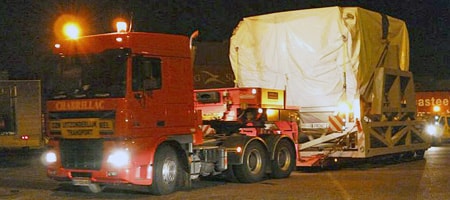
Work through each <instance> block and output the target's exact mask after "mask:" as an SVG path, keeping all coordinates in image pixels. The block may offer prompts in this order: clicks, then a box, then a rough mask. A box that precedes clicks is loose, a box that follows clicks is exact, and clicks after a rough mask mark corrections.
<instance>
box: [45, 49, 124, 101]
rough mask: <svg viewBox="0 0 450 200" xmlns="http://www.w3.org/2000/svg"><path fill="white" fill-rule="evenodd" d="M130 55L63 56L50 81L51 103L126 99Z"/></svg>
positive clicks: (112, 52) (121, 51) (115, 52)
mask: <svg viewBox="0 0 450 200" xmlns="http://www.w3.org/2000/svg"><path fill="white" fill-rule="evenodd" d="M128 55H129V54H128V51H127V50H124V49H112V50H106V51H104V52H102V53H98V54H87V55H86V54H83V55H74V56H61V57H60V58H59V60H58V65H57V68H56V71H55V73H54V74H52V75H51V76H52V78H51V81H50V83H49V84H50V85H49V87H50V91H49V96H48V98H49V99H73V98H107V97H124V96H125V74H126V60H127V58H128Z"/></svg>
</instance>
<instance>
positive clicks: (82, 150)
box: [60, 139, 103, 170]
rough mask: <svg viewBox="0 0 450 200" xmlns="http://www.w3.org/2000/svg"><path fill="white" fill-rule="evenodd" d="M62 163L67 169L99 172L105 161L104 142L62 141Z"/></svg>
mask: <svg viewBox="0 0 450 200" xmlns="http://www.w3.org/2000/svg"><path fill="white" fill-rule="evenodd" d="M60 147H61V162H62V166H63V167H64V168H66V169H87V170H99V169H100V168H101V164H102V160H103V140H100V139H89V140H61V143H60Z"/></svg>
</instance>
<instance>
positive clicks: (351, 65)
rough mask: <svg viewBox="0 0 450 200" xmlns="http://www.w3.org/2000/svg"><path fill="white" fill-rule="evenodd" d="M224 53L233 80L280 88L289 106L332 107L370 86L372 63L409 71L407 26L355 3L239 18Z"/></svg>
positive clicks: (350, 98)
mask: <svg viewBox="0 0 450 200" xmlns="http://www.w3.org/2000/svg"><path fill="white" fill-rule="evenodd" d="M383 17H384V18H386V17H387V19H388V21H387V23H386V21H383V20H382V19H383ZM383 24H384V25H383ZM386 28H388V29H386ZM383 29H384V30H385V32H383ZM386 30H388V32H386ZM387 33H388V34H387ZM383 36H387V37H384V38H385V39H386V40H385V39H383ZM387 41H388V43H387ZM386 44H389V48H385V47H386ZM383 52H385V53H386V54H384V53H383ZM383 55H385V56H383ZM229 56H230V61H231V65H232V68H233V71H234V74H235V77H236V82H237V84H238V86H239V87H264V88H272V89H286V93H287V105H291V106H300V107H323V106H336V105H337V104H338V102H339V101H342V100H345V101H348V102H353V101H354V100H355V99H357V100H359V96H360V94H364V93H365V92H367V91H369V90H371V87H370V86H369V87H368V85H369V84H368V83H369V82H370V81H369V80H370V79H372V78H371V77H372V73H373V72H374V70H375V68H376V67H377V66H383V67H391V68H400V69H401V70H405V71H407V70H409V41H408V31H407V28H406V25H405V23H404V22H403V21H402V20H399V19H395V18H392V17H389V16H383V15H381V14H380V13H377V12H373V11H369V10H365V9H362V8H358V7H327V8H317V9H308V10H298V11H287V12H280V13H273V14H267V15H260V16H253V17H247V18H244V19H243V20H242V21H241V22H240V23H239V24H238V26H237V27H236V29H235V30H234V33H233V35H232V37H231V39H230V54H229ZM382 58H384V59H382ZM381 61H382V62H381ZM344 74H345V75H344ZM344 80H345V81H344ZM344 84H345V85H346V90H344ZM344 91H346V92H344ZM369 92H370V91H369ZM344 93H345V94H344Z"/></svg>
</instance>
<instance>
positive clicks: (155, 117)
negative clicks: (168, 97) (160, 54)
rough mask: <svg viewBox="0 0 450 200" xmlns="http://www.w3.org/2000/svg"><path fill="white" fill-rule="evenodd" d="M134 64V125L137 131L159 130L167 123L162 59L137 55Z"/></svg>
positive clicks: (132, 85)
mask: <svg viewBox="0 0 450 200" xmlns="http://www.w3.org/2000/svg"><path fill="white" fill-rule="evenodd" d="M132 64H133V66H132V74H131V76H132V84H131V87H132V92H133V95H134V100H132V101H133V102H132V104H133V105H134V106H133V107H134V108H135V109H133V113H135V114H134V115H133V122H132V123H133V127H134V128H136V129H135V130H137V131H145V132H148V131H150V132H154V131H158V129H162V128H164V127H165V125H166V115H165V110H166V103H165V95H164V94H165V90H164V87H163V81H162V77H161V74H162V73H161V70H162V61H161V59H160V58H156V57H145V56H135V57H133V61H132ZM144 129H145V130H144ZM149 129H151V130H149ZM158 132H159V131H158Z"/></svg>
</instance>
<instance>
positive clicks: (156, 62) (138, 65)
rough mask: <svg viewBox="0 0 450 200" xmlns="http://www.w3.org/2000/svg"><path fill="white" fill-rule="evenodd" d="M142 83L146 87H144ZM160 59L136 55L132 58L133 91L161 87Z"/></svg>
mask: <svg viewBox="0 0 450 200" xmlns="http://www.w3.org/2000/svg"><path fill="white" fill-rule="evenodd" d="M144 83H146V84H145V86H146V87H148V88H144ZM161 85H162V80H161V59H159V58H149V57H143V56H136V57H134V58H133V91H140V90H144V89H145V90H148V89H150V90H156V89H161Z"/></svg>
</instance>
